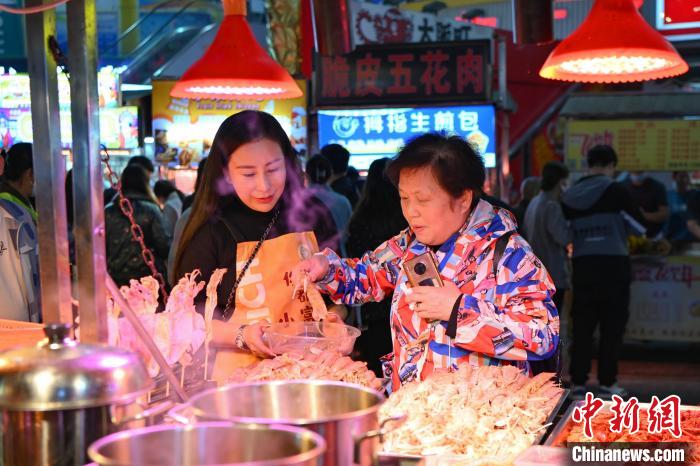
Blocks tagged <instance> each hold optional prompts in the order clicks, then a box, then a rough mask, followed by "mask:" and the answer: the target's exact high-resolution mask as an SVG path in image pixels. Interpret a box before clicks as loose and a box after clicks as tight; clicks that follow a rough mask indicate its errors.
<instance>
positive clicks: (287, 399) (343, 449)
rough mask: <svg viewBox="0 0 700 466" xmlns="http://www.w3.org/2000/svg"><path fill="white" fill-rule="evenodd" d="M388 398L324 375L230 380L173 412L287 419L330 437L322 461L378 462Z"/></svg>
mask: <svg viewBox="0 0 700 466" xmlns="http://www.w3.org/2000/svg"><path fill="white" fill-rule="evenodd" d="M383 401H384V397H383V396H381V395H380V394H379V393H377V392H376V391H374V390H370V389H368V388H365V387H361V386H359V385H351V384H345V383H340V382H329V381H321V380H310V381H277V382H261V383H249V384H234V385H228V386H224V387H221V388H217V389H214V390H208V391H206V392H202V393H200V394H198V395H196V396H194V397H192V398H191V399H190V401H189V402H188V403H187V404H185V405H182V406H180V407H177V408H174V409H173V410H171V411H170V413H169V416H170V417H172V418H173V419H175V420H177V421H179V422H183V423H191V422H193V421H195V422H196V421H229V422H235V423H241V424H256V425H269V424H286V425H293V426H301V427H305V428H307V429H310V430H312V431H314V432H318V433H319V434H321V436H323V438H324V439H325V440H326V444H327V450H326V453H325V454H324V455H323V462H322V464H323V466H351V465H361V466H369V465H372V464H375V462H376V452H377V451H378V438H379V437H381V435H382V434H383V433H384V430H383V428H384V426H382V429H380V428H379V422H378V418H377V412H378V410H379V407H380V406H381V404H382V402H383Z"/></svg>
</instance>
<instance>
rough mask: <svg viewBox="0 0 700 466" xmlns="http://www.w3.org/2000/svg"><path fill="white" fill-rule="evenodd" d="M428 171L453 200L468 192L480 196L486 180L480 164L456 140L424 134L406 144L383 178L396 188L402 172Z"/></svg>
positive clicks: (471, 151)
mask: <svg viewBox="0 0 700 466" xmlns="http://www.w3.org/2000/svg"><path fill="white" fill-rule="evenodd" d="M423 167H430V169H431V170H432V172H433V174H434V175H435V178H436V179H437V181H438V183H439V184H440V186H441V187H442V189H444V190H445V191H447V193H448V194H449V195H450V196H451V197H452V198H454V199H457V198H459V197H460V196H462V194H464V191H466V190H469V191H472V192H474V193H476V194H480V193H481V187H482V186H483V184H484V181H485V179H486V170H485V169H484V161H483V160H482V159H481V157H480V156H479V154H478V153H477V152H476V151H475V150H474V148H473V147H472V146H471V145H470V144H469V143H468V142H467V141H465V140H464V139H462V138H460V137H459V136H445V135H443V134H440V133H428V134H424V135H422V136H418V137H417V138H415V139H413V140H411V141H409V143H408V144H406V145H405V146H404V147H403V148H402V149H401V150H400V151H399V153H398V155H397V156H396V157H395V158H394V159H393V160H392V161H391V163H390V164H389V166H388V167H387V175H388V176H389V179H390V180H391V181H392V183H394V185H395V186H398V185H399V177H400V175H401V171H402V170H415V169H419V168H423Z"/></svg>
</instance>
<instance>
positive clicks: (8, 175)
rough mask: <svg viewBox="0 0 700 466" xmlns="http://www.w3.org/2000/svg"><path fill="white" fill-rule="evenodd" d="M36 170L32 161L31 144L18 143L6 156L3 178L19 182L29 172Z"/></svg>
mask: <svg viewBox="0 0 700 466" xmlns="http://www.w3.org/2000/svg"><path fill="white" fill-rule="evenodd" d="M33 168H34V161H33V160H32V145H31V143H29V142H18V143H17V144H15V145H13V146H12V147H10V150H9V151H7V155H6V156H5V173H4V174H3V176H4V177H5V179H7V180H9V181H17V180H19V179H20V178H22V175H24V173H25V172H26V171H27V170H32V169H33Z"/></svg>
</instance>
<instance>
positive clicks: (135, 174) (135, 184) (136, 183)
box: [121, 165, 151, 196]
mask: <svg viewBox="0 0 700 466" xmlns="http://www.w3.org/2000/svg"><path fill="white" fill-rule="evenodd" d="M121 181H122V192H124V193H125V194H126V193H129V194H141V195H143V196H150V194H151V190H150V186H149V185H148V174H146V170H144V169H143V168H142V167H141V166H140V165H127V166H126V168H124V171H123V172H122V176H121Z"/></svg>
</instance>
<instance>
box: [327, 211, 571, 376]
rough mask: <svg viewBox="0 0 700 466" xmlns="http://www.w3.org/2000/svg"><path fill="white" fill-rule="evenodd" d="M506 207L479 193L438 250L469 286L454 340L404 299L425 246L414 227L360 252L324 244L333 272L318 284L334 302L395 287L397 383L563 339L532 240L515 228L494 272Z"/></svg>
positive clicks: (493, 361) (507, 227) (391, 372)
mask: <svg viewBox="0 0 700 466" xmlns="http://www.w3.org/2000/svg"><path fill="white" fill-rule="evenodd" d="M515 228H516V223H515V220H514V218H513V216H512V214H510V213H509V212H508V211H506V210H505V209H499V208H495V207H493V206H492V205H491V204H489V203H488V202H486V201H484V200H480V201H479V202H478V204H477V206H476V208H475V209H474V211H473V212H472V214H471V215H470V217H469V219H468V221H467V224H466V225H465V227H464V228H462V229H461V230H460V231H459V232H457V233H455V234H454V235H453V236H452V237H451V238H450V239H449V240H448V241H447V242H446V243H445V244H444V245H442V246H441V247H440V249H439V250H438V251H437V253H436V257H437V261H438V263H439V270H440V275H441V277H442V278H443V280H452V281H453V282H455V283H456V284H457V287H458V288H459V289H460V290H461V291H462V292H463V293H464V295H463V297H462V301H461V305H460V307H459V310H458V314H457V316H458V317H457V333H456V338H455V339H454V340H453V339H452V338H450V337H449V336H447V335H446V334H445V331H446V328H447V322H445V321H437V322H432V323H428V322H426V320H424V319H421V318H420V317H419V316H418V315H417V314H416V313H415V312H414V311H412V310H410V309H409V307H408V304H407V303H406V302H405V299H404V290H405V287H406V286H408V284H407V283H406V281H407V278H406V275H405V274H404V272H403V270H402V264H403V262H404V261H406V260H409V259H411V258H413V257H415V256H416V255H418V254H422V253H424V252H426V251H427V250H428V247H427V246H426V245H424V244H421V243H419V242H418V241H417V240H416V237H415V235H414V234H413V233H412V232H411V231H410V229H407V230H404V231H403V232H401V233H400V234H399V235H397V236H396V237H394V238H392V239H390V240H388V241H386V242H385V243H384V244H382V245H381V246H379V247H378V248H377V249H376V250H375V251H370V252H368V253H366V254H365V255H364V256H362V258H360V259H341V258H340V257H338V255H337V254H335V253H334V252H333V251H331V250H329V249H326V250H325V251H323V254H324V255H325V256H326V258H327V259H328V260H329V262H330V270H329V272H328V275H327V276H326V277H325V278H324V279H323V280H321V281H319V282H318V283H317V285H318V286H319V287H320V288H321V290H322V291H324V292H326V293H328V294H329V295H330V296H331V298H332V299H333V300H334V301H335V302H336V303H344V304H361V303H365V302H367V301H381V300H382V299H384V297H385V296H387V295H388V294H389V293H393V299H392V307H391V333H392V338H393V345H394V352H393V353H392V354H390V355H387V356H385V363H384V368H385V369H384V370H385V373H386V375H387V376H389V377H391V378H392V383H393V386H394V388H395V389H396V388H398V387H399V386H400V385H401V384H403V383H406V382H409V381H411V380H415V379H416V378H419V377H420V379H421V380H422V379H424V378H425V377H427V376H428V375H430V374H431V373H432V372H433V371H434V370H436V369H446V368H449V367H450V366H453V367H454V366H456V365H457V364H461V363H465V362H468V363H469V364H472V365H516V366H518V367H519V368H521V369H522V370H523V371H527V370H529V367H528V363H527V361H536V360H543V359H547V358H549V357H550V356H552V355H553V354H554V352H555V351H556V348H557V345H558V343H559V316H558V314H557V309H556V307H555V306H554V303H553V302H552V296H553V295H554V292H555V288H554V285H553V283H552V280H551V279H550V277H549V274H548V273H547V271H546V270H545V268H544V266H543V265H542V263H541V262H540V260H539V259H538V258H537V257H535V255H534V254H533V252H532V249H531V248H530V245H529V244H527V242H526V241H525V240H524V239H523V238H522V237H521V236H520V235H518V234H517V233H515V232H514V233H512V234H511V236H510V238H509V239H508V243H507V245H506V248H505V250H504V252H503V254H502V257H501V260H500V261H499V263H498V268H497V270H498V273H497V275H498V276H497V278H496V279H494V274H493V256H494V250H495V245H496V240H497V239H498V238H499V237H500V236H502V235H504V234H505V233H506V232H509V231H514V230H515Z"/></svg>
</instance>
